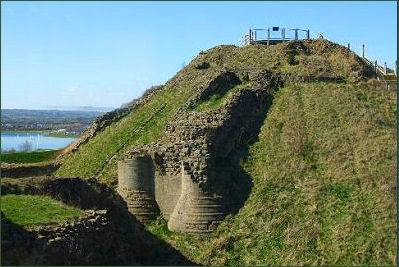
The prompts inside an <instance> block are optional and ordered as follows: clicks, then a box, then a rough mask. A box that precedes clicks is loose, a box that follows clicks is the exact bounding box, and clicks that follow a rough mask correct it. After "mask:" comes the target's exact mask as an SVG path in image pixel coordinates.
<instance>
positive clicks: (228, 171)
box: [118, 71, 279, 233]
mask: <svg viewBox="0 0 399 267" xmlns="http://www.w3.org/2000/svg"><path fill="white" fill-rule="evenodd" d="M239 76H243V77H244V78H242V79H240V78H239ZM245 79H248V74H246V75H242V74H239V75H237V74H236V73H234V72H230V71H223V72H221V73H219V75H217V76H216V78H214V79H213V80H211V81H210V82H208V84H207V86H205V87H204V88H200V89H198V93H197V94H196V95H195V96H194V97H193V98H192V99H191V100H190V101H189V102H188V103H187V104H186V106H185V107H184V108H182V109H181V110H180V111H179V112H178V113H177V114H176V117H175V119H174V120H173V121H172V122H170V123H169V124H168V125H167V127H166V136H165V138H164V139H163V140H161V141H159V142H157V143H152V144H150V145H144V146H140V147H135V148H133V149H131V150H130V151H129V152H128V153H127V155H126V158H125V159H124V160H122V161H120V162H119V163H118V193H119V194H120V195H121V196H122V198H123V199H124V200H125V201H126V203H127V206H128V209H129V211H130V212H131V213H132V214H134V215H135V216H136V217H137V219H139V220H140V221H142V222H148V221H150V220H152V219H154V218H156V217H157V216H158V215H159V214H160V213H162V215H163V217H164V218H165V219H166V220H167V221H168V228H169V229H170V230H173V231H180V232H187V233H207V232H211V231H213V230H214V229H215V228H216V227H217V226H218V224H219V223H220V222H221V221H222V220H223V219H224V218H225V217H226V215H227V214H229V213H234V212H236V211H237V210H238V209H239V208H240V207H241V206H242V205H243V203H244V201H245V199H246V197H247V196H248V194H249V192H250V188H251V181H250V179H249V177H248V176H247V175H246V174H245V172H244V171H242V170H241V167H240V159H241V158H242V157H243V156H245V153H246V151H245V150H246V148H247V147H248V146H247V144H248V142H250V141H251V140H253V139H254V138H256V137H257V135H258V132H259V128H260V125H261V123H262V121H263V119H264V117H265V114H266V112H267V110H268V108H269V106H270V104H271V94H270V92H271V90H272V89H273V88H275V87H276V86H278V83H279V81H278V79H276V78H275V77H273V75H272V73H270V72H268V71H261V72H259V73H256V74H255V75H254V74H250V77H249V80H250V81H251V82H250V84H251V85H248V86H243V85H241V86H243V88H241V89H240V90H234V92H233V95H232V97H231V99H230V100H229V102H228V103H227V104H226V105H225V106H223V107H221V108H219V109H217V110H212V111H204V112H196V111H193V107H195V106H196V105H197V104H198V103H201V102H202V101H206V100H207V99H209V98H210V97H211V96H212V95H214V94H219V95H224V94H226V93H227V92H228V91H229V90H230V89H232V88H233V87H235V86H238V85H240V84H241V83H242V81H241V80H245ZM248 84H249V83H248Z"/></svg>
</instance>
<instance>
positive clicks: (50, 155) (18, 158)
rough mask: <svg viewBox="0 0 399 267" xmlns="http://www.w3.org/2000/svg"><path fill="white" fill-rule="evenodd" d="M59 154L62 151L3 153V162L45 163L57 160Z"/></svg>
mask: <svg viewBox="0 0 399 267" xmlns="http://www.w3.org/2000/svg"><path fill="white" fill-rule="evenodd" d="M59 153H60V150H44V151H33V152H10V153H1V162H5V163H37V162H45V161H50V160H53V159H55V158H56V157H57V155H58V154H59Z"/></svg>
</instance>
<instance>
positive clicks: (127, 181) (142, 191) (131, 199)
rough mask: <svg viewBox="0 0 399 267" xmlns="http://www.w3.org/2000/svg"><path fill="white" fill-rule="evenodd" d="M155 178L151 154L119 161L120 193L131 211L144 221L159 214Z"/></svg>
mask: <svg viewBox="0 0 399 267" xmlns="http://www.w3.org/2000/svg"><path fill="white" fill-rule="evenodd" d="M154 179H155V170H154V164H153V161H152V159H151V157H150V156H147V155H145V156H141V155H140V156H136V157H135V158H132V159H124V160H122V161H119V162H118V193H119V194H120V195H121V196H122V198H123V199H124V200H125V201H126V204H127V207H128V210H129V212H130V213H131V214H133V215H134V216H135V217H136V218H137V219H138V220H139V221H141V222H144V223H145V222H148V221H150V220H152V219H154V218H156V217H157V216H158V214H159V208H158V205H157V203H156V201H155V195H154V191H155V186H154Z"/></svg>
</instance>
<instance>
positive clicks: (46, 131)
mask: <svg viewBox="0 0 399 267" xmlns="http://www.w3.org/2000/svg"><path fill="white" fill-rule="evenodd" d="M2 132H3V133H15V134H18V133H37V134H42V135H45V136H51V137H78V136H79V135H78V134H74V133H63V132H51V131H49V130H27V131H23V130H7V131H2Z"/></svg>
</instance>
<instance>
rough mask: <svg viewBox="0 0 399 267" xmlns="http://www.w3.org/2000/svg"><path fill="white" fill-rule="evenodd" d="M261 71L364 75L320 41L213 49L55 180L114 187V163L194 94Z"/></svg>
mask: <svg viewBox="0 0 399 267" xmlns="http://www.w3.org/2000/svg"><path fill="white" fill-rule="evenodd" d="M203 62H207V63H209V68H207V69H197V68H196V66H197V65H199V64H201V63H203ZM265 68H266V69H269V70H272V71H274V72H278V73H280V74H281V75H283V76H284V75H290V76H292V77H294V78H295V77H296V76H298V77H299V78H300V79H305V80H306V79H310V80H311V79H314V78H320V77H322V78H323V79H333V80H337V81H341V82H353V81H358V80H359V79H360V77H361V76H362V75H363V76H364V73H365V72H366V68H365V67H364V64H362V63H361V62H360V60H359V58H358V57H357V56H355V55H354V54H353V53H348V51H347V50H346V49H345V48H344V47H341V46H338V45H336V44H333V43H331V42H329V41H326V40H315V41H304V42H297V43H295V42H294V43H283V44H279V45H275V46H271V47H269V48H266V46H264V45H254V46H246V47H236V46H231V45H230V46H226V45H223V46H218V47H215V48H212V49H210V50H208V51H206V52H202V53H200V54H199V55H198V56H197V57H196V58H195V59H194V60H193V61H192V62H191V63H190V64H189V65H188V66H187V67H185V68H184V69H183V70H181V71H180V72H178V73H177V74H176V75H175V76H174V77H173V78H172V79H171V80H169V81H168V82H167V83H166V84H165V86H164V88H163V89H161V90H159V91H157V92H156V93H155V94H154V95H153V96H152V97H151V98H150V99H149V100H148V101H146V102H145V103H143V104H141V105H139V106H137V107H135V108H134V109H133V111H132V112H131V113H130V114H128V115H127V116H126V117H124V118H123V119H121V120H120V121H118V122H116V123H113V124H111V125H110V126H108V127H107V128H105V129H104V130H103V131H102V132H100V133H98V134H97V135H96V136H95V137H93V138H91V139H90V140H89V142H87V143H86V144H84V145H82V146H81V147H80V148H79V149H78V150H77V151H76V152H74V153H70V154H68V155H67V156H66V158H65V160H64V163H63V165H62V166H61V167H60V169H59V170H58V171H57V172H56V175H58V176H80V177H92V176H96V177H99V179H100V180H102V181H104V182H107V183H108V184H115V183H116V181H117V174H116V166H117V164H116V163H117V161H118V160H119V159H121V158H122V157H123V155H124V154H125V152H126V151H127V150H128V149H129V148H131V147H132V146H137V145H142V144H147V143H150V142H153V141H157V140H159V139H161V138H162V137H163V134H164V130H165V126H166V125H167V123H168V122H169V121H170V120H171V119H173V116H174V115H175V114H176V112H177V110H178V109H179V108H181V107H183V106H184V104H185V103H187V101H188V100H189V99H190V97H192V96H193V95H194V94H195V92H196V90H197V88H199V87H200V86H205V85H206V83H207V81H209V80H210V79H211V78H214V77H216V75H217V74H218V73H219V72H220V71H222V70H223V69H229V70H232V71H235V72H236V73H238V74H239V75H241V76H242V77H244V76H245V75H244V73H245V72H248V71H253V70H257V69H265ZM214 100H215V105H216V106H217V105H219V104H220V103H219V102H222V100H223V99H221V98H220V97H219V98H218V97H216V98H215V99H214ZM201 108H203V109H208V108H212V107H205V106H204V107H199V110H201Z"/></svg>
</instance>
